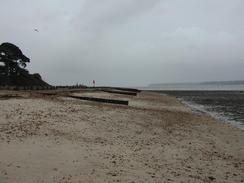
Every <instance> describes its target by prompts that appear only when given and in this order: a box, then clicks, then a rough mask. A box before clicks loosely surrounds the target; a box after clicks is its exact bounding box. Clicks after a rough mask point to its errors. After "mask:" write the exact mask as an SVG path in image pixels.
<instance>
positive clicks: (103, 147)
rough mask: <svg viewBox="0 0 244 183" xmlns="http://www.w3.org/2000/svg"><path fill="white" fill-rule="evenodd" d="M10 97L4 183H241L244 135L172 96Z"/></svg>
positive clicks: (4, 123) (1, 133) (4, 111)
mask: <svg viewBox="0 0 244 183" xmlns="http://www.w3.org/2000/svg"><path fill="white" fill-rule="evenodd" d="M1 94H2V95H3V92H2V93H1V92H0V96H1ZM5 94H6V93H5ZM11 95H12V96H13V95H14V97H11V96H8V97H2V98H1V100H0V109H1V110H0V116H1V118H0V182H1V183H5V182H6V183H12V182H21V183H22V182H23V183H29V182H85V183H86V182H130V183H131V182H135V183H136V182H179V183H180V182H194V183H195V182H238V183H239V182H244V133H243V132H242V131H240V130H239V129H237V128H234V127H232V126H230V125H228V124H224V123H221V122H219V121H216V120H215V119H213V118H211V117H209V116H207V115H205V114H196V113H193V112H192V111H191V109H190V108H188V107H186V106H183V105H182V104H181V103H180V102H179V101H177V99H176V98H174V97H169V96H163V95H159V94H157V93H150V92H142V93H139V94H138V96H136V97H135V96H126V95H120V94H111V93H105V92H76V93H73V95H77V96H94V97H104V98H111V99H123V100H129V106H121V105H113V104H101V103H96V102H88V101H81V100H78V99H71V98H68V97H65V96H45V97H44V96H41V95H33V94H30V93H24V92H23V93H21V94H19V93H18V92H17V93H11Z"/></svg>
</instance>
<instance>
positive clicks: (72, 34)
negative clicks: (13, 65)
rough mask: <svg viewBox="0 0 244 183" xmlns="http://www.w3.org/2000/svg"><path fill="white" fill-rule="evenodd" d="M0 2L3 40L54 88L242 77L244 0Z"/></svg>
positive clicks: (29, 0)
mask: <svg viewBox="0 0 244 183" xmlns="http://www.w3.org/2000/svg"><path fill="white" fill-rule="evenodd" d="M0 1H1V11H0V18H1V23H0V43H2V42H11V43H14V44H16V45H17V46H19V47H20V48H21V50H22V51H23V52H24V54H25V55H26V56H28V57H29V58H30V59H31V63H30V64H29V65H28V67H27V68H28V69H29V71H30V72H31V73H35V72H38V73H40V74H41V75H42V77H43V79H44V80H46V81H47V82H49V83H50V84H75V83H77V82H78V83H83V84H87V85H91V82H92V80H93V79H94V80H96V82H97V84H98V85H117V86H119V85H120V86H145V85H148V84H150V83H165V82H167V83H169V82H198V81H213V80H240V79H244V1H243V0H72V1H70V0H41V1H39V0H0ZM34 29H38V30H39V32H36V31H34Z"/></svg>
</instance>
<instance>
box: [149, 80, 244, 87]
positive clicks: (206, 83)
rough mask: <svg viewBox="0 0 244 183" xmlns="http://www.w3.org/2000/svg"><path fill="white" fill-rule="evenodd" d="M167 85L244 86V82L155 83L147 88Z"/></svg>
mask: <svg viewBox="0 0 244 183" xmlns="http://www.w3.org/2000/svg"><path fill="white" fill-rule="evenodd" d="M166 85H244V80H235V81H204V82H183V83H153V84H149V85H148V86H147V87H153V88H155V87H157V88H158V87H163V86H166Z"/></svg>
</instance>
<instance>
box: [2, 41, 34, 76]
mask: <svg viewBox="0 0 244 183" xmlns="http://www.w3.org/2000/svg"><path fill="white" fill-rule="evenodd" d="M28 62H30V59H29V58H28V57H26V56H25V55H24V54H23V53H22V51H21V50H20V49H19V48H18V47H17V46H16V45H14V44H12V43H2V44H1V45H0V63H1V65H0V75H6V76H11V75H19V74H21V72H27V71H26V70H25V67H26V64H27V63H28Z"/></svg>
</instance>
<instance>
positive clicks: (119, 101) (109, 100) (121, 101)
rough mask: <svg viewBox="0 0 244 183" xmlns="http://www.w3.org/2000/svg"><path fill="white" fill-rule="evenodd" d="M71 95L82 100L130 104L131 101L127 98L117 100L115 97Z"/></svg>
mask: <svg viewBox="0 0 244 183" xmlns="http://www.w3.org/2000/svg"><path fill="white" fill-rule="evenodd" d="M69 97H71V98H75V99H80V100H88V101H94V102H102V103H110V104H120V105H129V101H126V100H115V99H105V98H94V97H80V96H72V95H70V96H69Z"/></svg>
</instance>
